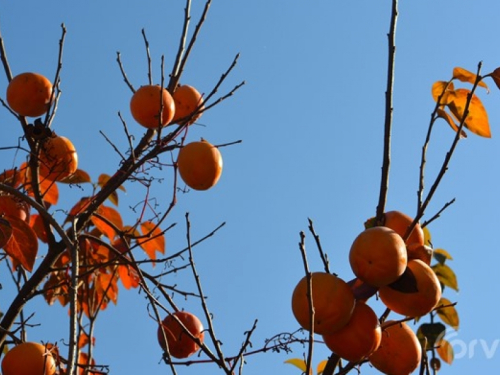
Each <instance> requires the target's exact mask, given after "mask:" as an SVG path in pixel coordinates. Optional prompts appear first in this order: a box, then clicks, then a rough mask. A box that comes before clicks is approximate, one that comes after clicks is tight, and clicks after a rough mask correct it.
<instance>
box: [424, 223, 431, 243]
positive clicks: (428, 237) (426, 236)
mask: <svg viewBox="0 0 500 375" xmlns="http://www.w3.org/2000/svg"><path fill="white" fill-rule="evenodd" d="M423 230H424V245H425V246H430V247H432V237H431V232H430V230H429V228H427V227H424V228H423Z"/></svg>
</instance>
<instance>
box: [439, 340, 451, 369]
mask: <svg viewBox="0 0 500 375" xmlns="http://www.w3.org/2000/svg"><path fill="white" fill-rule="evenodd" d="M437 352H438V354H439V356H440V357H441V359H442V360H443V361H445V362H446V363H448V364H449V365H451V363H452V362H453V356H454V355H453V346H451V344H450V343H449V342H448V341H446V340H445V339H442V340H441V341H439V347H438V348H437Z"/></svg>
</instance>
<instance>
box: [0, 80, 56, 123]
mask: <svg viewBox="0 0 500 375" xmlns="http://www.w3.org/2000/svg"><path fill="white" fill-rule="evenodd" d="M51 97H52V83H51V82H50V81H49V80H48V79H47V78H45V77H44V76H43V75H41V74H38V73H31V72H26V73H21V74H19V75H17V76H15V77H14V78H13V79H12V80H11V81H10V82H9V85H8V86H7V103H8V104H9V106H10V108H12V110H13V111H14V112H16V113H18V114H19V115H21V116H28V117H38V116H41V115H43V114H45V113H46V112H47V111H48V110H49V107H50V103H51Z"/></svg>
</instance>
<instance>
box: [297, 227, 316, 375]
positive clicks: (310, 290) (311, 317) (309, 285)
mask: <svg viewBox="0 0 500 375" xmlns="http://www.w3.org/2000/svg"><path fill="white" fill-rule="evenodd" d="M305 238H306V235H305V233H304V232H300V242H299V249H300V254H301V255H302V263H303V265H304V271H305V274H306V281H307V299H308V301H309V325H310V327H311V329H310V331H309V340H308V345H307V359H306V374H310V373H311V365H312V357H313V348H314V300H313V285H312V274H311V271H309V264H308V262H307V253H306V243H305Z"/></svg>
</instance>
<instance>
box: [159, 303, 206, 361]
mask: <svg viewBox="0 0 500 375" xmlns="http://www.w3.org/2000/svg"><path fill="white" fill-rule="evenodd" d="M174 316H175V317H177V318H178V319H179V321H180V322H182V324H184V326H185V327H186V329H187V330H188V331H189V332H190V333H191V334H192V335H193V336H194V337H196V338H197V339H198V340H199V341H200V343H203V338H204V329H203V324H202V323H201V321H200V319H198V317H197V316H196V315H193V314H191V313H189V312H186V311H176V312H174V313H173V314H170V315H167V317H166V318H165V319H163V321H162V323H161V325H158V332H157V334H158V343H159V344H160V346H161V348H162V349H163V350H165V351H166V350H167V344H168V351H169V353H170V355H171V356H172V357H175V358H187V357H189V356H191V355H193V354H194V353H196V352H197V351H198V350H199V349H200V346H199V345H198V343H197V342H196V341H195V340H193V339H192V338H191V337H190V336H189V334H188V333H187V332H186V331H185V330H184V328H183V327H182V326H181V325H180V324H179V322H178V321H177V320H176V319H175V318H174ZM162 326H163V329H162ZM165 338H166V341H165Z"/></svg>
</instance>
